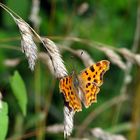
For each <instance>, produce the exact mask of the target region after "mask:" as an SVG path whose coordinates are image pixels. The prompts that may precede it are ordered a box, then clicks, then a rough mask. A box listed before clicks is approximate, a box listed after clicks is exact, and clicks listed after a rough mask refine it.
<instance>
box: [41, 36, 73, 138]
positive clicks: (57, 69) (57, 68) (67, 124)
mask: <svg viewBox="0 0 140 140" xmlns="http://www.w3.org/2000/svg"><path fill="white" fill-rule="evenodd" d="M42 41H43V43H44V46H45V48H46V49H47V52H48V56H49V58H50V61H49V65H50V69H52V68H53V72H54V75H55V77H56V78H59V79H60V78H63V77H64V76H66V75H67V70H66V68H65V66H64V64H63V60H62V58H61V55H60V52H59V50H58V48H57V46H56V45H55V43H54V42H53V41H51V40H50V39H48V38H42ZM50 62H51V63H50ZM73 117H74V111H73V110H69V107H67V106H66V105H65V106H64V138H67V137H68V136H70V135H71V133H72V130H73Z"/></svg>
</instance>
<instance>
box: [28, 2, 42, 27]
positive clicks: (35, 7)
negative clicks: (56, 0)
mask: <svg viewBox="0 0 140 140" xmlns="http://www.w3.org/2000/svg"><path fill="white" fill-rule="evenodd" d="M39 10H40V0H32V9H31V14H30V17H29V18H30V21H31V22H32V23H34V26H35V28H37V27H39V24H40V17H39V15H38V13H39Z"/></svg>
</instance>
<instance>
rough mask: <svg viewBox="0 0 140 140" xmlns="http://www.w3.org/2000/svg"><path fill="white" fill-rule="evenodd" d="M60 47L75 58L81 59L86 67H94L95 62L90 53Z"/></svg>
mask: <svg viewBox="0 0 140 140" xmlns="http://www.w3.org/2000/svg"><path fill="white" fill-rule="evenodd" d="M60 47H61V48H63V49H65V50H67V51H69V52H71V53H72V54H74V55H75V56H77V57H79V58H80V59H81V60H82V61H83V63H84V65H85V67H88V66H90V65H92V64H93V63H95V62H94V60H93V59H92V58H91V56H90V55H89V53H88V52H87V51H85V50H80V49H79V50H73V49H72V48H68V47H62V46H60Z"/></svg>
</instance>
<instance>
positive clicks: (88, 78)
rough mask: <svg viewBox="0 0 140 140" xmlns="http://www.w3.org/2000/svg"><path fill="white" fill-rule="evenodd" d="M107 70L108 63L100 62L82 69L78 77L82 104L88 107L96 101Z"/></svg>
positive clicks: (105, 61)
mask: <svg viewBox="0 0 140 140" xmlns="http://www.w3.org/2000/svg"><path fill="white" fill-rule="evenodd" d="M108 69H109V61H107V60H102V61H100V62H97V63H96V64H93V65H91V66H90V67H88V68H86V69H84V70H83V71H82V72H81V73H80V74H79V75H78V79H79V82H80V84H79V86H80V88H81V90H82V92H83V103H84V105H85V107H89V106H90V105H91V104H92V103H93V102H96V101H97V97H96V96H97V94H98V92H99V90H100V89H99V87H100V86H101V85H102V83H103V75H104V73H105V72H106V71H107V70H108Z"/></svg>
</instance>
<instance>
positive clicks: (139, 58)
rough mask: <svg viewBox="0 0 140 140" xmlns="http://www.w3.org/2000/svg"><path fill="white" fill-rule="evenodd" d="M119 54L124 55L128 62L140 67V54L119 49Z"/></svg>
mask: <svg viewBox="0 0 140 140" xmlns="http://www.w3.org/2000/svg"><path fill="white" fill-rule="evenodd" d="M118 52H119V53H120V54H122V55H123V56H124V57H125V59H126V60H127V61H130V62H132V63H137V64H138V65H139V66H140V54H135V53H132V52H130V51H129V50H128V49H126V48H121V49H118Z"/></svg>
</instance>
